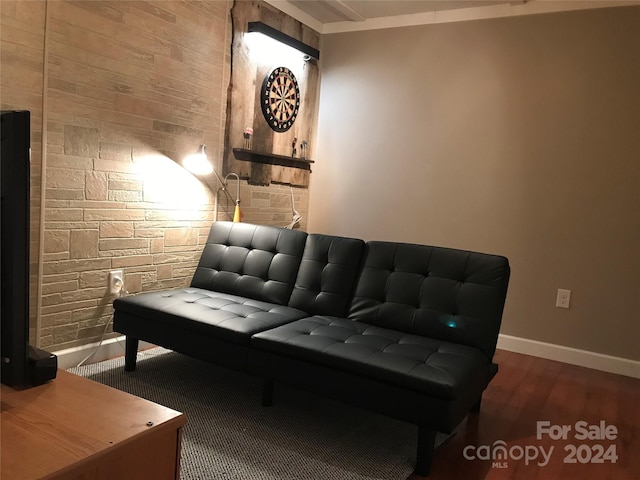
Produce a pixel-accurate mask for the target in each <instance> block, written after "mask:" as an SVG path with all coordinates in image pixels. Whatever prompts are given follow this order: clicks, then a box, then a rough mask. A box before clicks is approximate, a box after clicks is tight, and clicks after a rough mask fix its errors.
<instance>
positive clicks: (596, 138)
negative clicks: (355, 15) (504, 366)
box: [309, 7, 640, 360]
mask: <svg viewBox="0 0 640 480" xmlns="http://www.w3.org/2000/svg"><path fill="white" fill-rule="evenodd" d="M321 52H322V64H321V72H322V79H321V96H320V111H319V124H318V134H317V150H316V152H317V154H316V157H317V158H316V163H315V164H314V169H313V172H314V173H313V175H312V180H311V182H312V183H311V190H310V205H309V208H310V219H309V230H310V231H321V232H327V233H334V234H340V235H349V236H356V237H360V238H364V239H380V240H382V239H384V240H399V241H407V242H420V243H427V244H431V245H443V246H450V247H457V248H464V249H472V250H479V251H485V252H492V253H499V254H503V255H506V256H507V257H509V259H510V261H511V265H512V280H511V285H510V291H509V295H508V298H507V306H506V310H505V316H504V320H503V327H502V333H504V334H507V335H513V336H516V337H522V338H526V339H533V340H539V341H543V342H549V343H553V344H558V345H564V346H569V347H574V348H578V349H584V350H588V351H592V352H599V353H603V354H609V355H613V356H618V357H623V358H629V359H635V360H639V359H640V348H639V346H638V339H639V338H640V7H621V8H609V9H599V10H589V11H578V12H566V13H556V14H543V15H536V16H528V17H514V18H504V19H493V20H481V21H470V22H462V23H455V24H440V25H426V26H418V27H407V28H399V29H386V30H376V31H366V32H355V33H344V34H334V35H325V36H323V39H322V46H321ZM558 288H565V289H570V290H572V298H571V300H572V303H571V308H570V309H568V310H565V309H558V308H556V307H555V299H556V290H557V289H558Z"/></svg>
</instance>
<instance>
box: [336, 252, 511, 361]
mask: <svg viewBox="0 0 640 480" xmlns="http://www.w3.org/2000/svg"><path fill="white" fill-rule="evenodd" d="M509 275H510V268H509V262H508V260H507V259H506V258H505V257H501V256H497V255H488V254H483V253H475V252H468V251H464V250H455V249H449V248H442V247H430V246H424V245H413V244H406V243H391V242H368V243H367V245H366V248H365V258H364V265H363V268H362V271H361V273H360V277H359V279H358V283H357V287H356V291H355V295H354V297H353V300H352V302H351V307H350V310H349V318H351V319H352V320H357V321H360V322H365V323H368V324H371V325H377V326H380V327H384V328H391V329H394V330H400V331H403V332H405V333H410V334H415V335H423V336H427V337H431V338H436V339H440V340H445V341H449V342H453V343H460V344H464V345H470V346H475V347H477V348H479V349H480V350H482V351H483V352H484V353H485V354H486V355H487V357H488V358H489V359H491V358H493V354H494V352H495V348H496V342H497V339H498V332H499V330H500V322H501V319H502V311H503V309H504V302H505V297H506V292H507V285H508V283H509Z"/></svg>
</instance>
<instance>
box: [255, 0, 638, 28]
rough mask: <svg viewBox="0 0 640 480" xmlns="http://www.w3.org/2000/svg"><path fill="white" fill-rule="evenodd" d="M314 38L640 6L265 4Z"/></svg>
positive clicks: (478, 1)
mask: <svg viewBox="0 0 640 480" xmlns="http://www.w3.org/2000/svg"><path fill="white" fill-rule="evenodd" d="M265 1H266V2H267V3H269V4H270V5H272V6H274V7H276V8H277V9H279V10H281V11H282V12H284V13H286V14H288V15H289V16H291V17H293V18H295V19H297V20H298V21H300V22H302V23H304V24H305V25H307V26H309V27H311V28H313V29H314V30H316V31H317V32H318V33H339V32H348V31H356V30H373V29H378V28H391V27H402V26H410V25H424V24H429V23H445V22H457V21H465V20H478V19H482V18H497V17H506V16H515V15H533V14H536V13H549V12H558V11H566V10H581V9H589V8H603V7H615V6H622V5H640V0H631V1H616V0H265Z"/></svg>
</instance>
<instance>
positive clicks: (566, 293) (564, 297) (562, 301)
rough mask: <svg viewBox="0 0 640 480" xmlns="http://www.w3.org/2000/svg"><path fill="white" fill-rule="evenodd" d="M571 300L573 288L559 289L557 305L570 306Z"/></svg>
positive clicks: (560, 306)
mask: <svg viewBox="0 0 640 480" xmlns="http://www.w3.org/2000/svg"><path fill="white" fill-rule="evenodd" d="M570 302H571V290H563V289H562V288H559V289H558V295H557V296H556V307H558V308H569V303H570Z"/></svg>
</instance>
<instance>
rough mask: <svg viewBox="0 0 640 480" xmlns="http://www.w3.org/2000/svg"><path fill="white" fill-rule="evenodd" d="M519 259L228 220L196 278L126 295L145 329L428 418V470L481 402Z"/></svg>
mask: <svg viewBox="0 0 640 480" xmlns="http://www.w3.org/2000/svg"><path fill="white" fill-rule="evenodd" d="M509 275H510V268H509V263H508V260H507V259H506V258H505V257H502V256H497V255H488V254H484V253H476V252H469V251H463V250H455V249H450V248H442V247H432V246H425V245H415V244H407V243H393V242H379V241H372V242H367V243H365V242H364V241H362V240H359V239H355V238H344V237H337V236H331V235H323V234H307V233H305V232H301V231H298V230H287V229H282V228H277V227H271V226H259V225H251V224H246V223H229V222H216V223H214V224H213V226H212V227H211V231H210V234H209V237H208V240H207V243H206V245H205V247H204V250H203V252H202V256H201V258H200V261H199V264H198V266H197V268H196V271H195V274H194V276H193V279H192V282H191V286H190V287H188V288H179V289H174V290H167V291H159V292H148V293H141V294H138V295H131V296H126V297H121V298H118V299H116V300H115V301H114V309H115V314H114V330H115V331H117V332H120V333H123V334H125V335H126V357H125V369H126V370H128V371H132V370H135V366H136V354H137V349H138V341H139V340H145V341H148V342H151V343H153V344H156V345H161V346H164V347H166V348H169V349H172V350H175V351H177V352H181V353H183V354H186V355H190V356H193V357H196V358H199V359H202V360H205V361H208V362H214V363H216V364H219V365H224V366H226V367H230V368H234V369H237V370H240V371H243V372H248V373H250V374H253V375H258V376H260V377H262V378H263V379H264V390H263V399H262V401H263V404H264V405H269V404H270V403H271V400H272V393H273V386H274V382H282V383H284V384H289V385H293V386H296V387H300V388H303V389H307V390H310V391H313V392H316V393H318V394H320V395H325V396H327V397H331V398H334V399H338V400H340V401H344V402H347V403H349V404H352V405H356V406H360V407H363V408H367V409H370V410H373V411H375V412H378V413H381V414H384V415H388V416H391V417H394V418H396V419H399V420H403V421H407V422H411V423H413V424H416V425H417V426H418V445H417V457H416V465H415V473H417V474H419V475H427V474H428V473H429V469H430V466H431V460H432V457H433V451H434V442H435V435H436V432H438V431H440V432H445V433H450V432H451V431H453V429H455V427H456V426H457V425H458V424H459V423H460V421H461V420H463V419H464V417H465V416H466V415H467V414H468V413H469V412H470V411H476V412H477V411H478V410H479V408H480V400H481V396H482V393H483V391H484V389H485V388H486V387H487V385H488V383H489V381H490V380H491V379H492V378H493V376H494V375H495V374H496V372H497V365H496V364H494V363H493V362H492V359H493V355H494V352H495V348H496V342H497V338H498V332H499V329H500V322H501V318H502V312H503V308H504V303H505V298H506V293H507V285H508V282H509Z"/></svg>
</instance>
